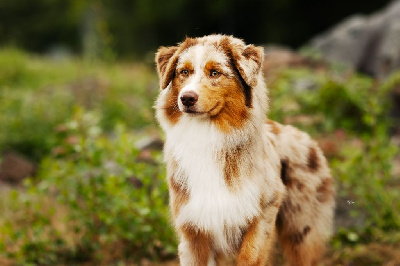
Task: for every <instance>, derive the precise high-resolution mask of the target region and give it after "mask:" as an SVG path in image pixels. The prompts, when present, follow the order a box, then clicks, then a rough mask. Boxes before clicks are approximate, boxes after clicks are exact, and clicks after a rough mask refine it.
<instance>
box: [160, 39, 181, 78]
mask: <svg viewBox="0 0 400 266" xmlns="http://www.w3.org/2000/svg"><path fill="white" fill-rule="evenodd" d="M176 50H178V47H176V46H172V47H160V48H159V49H158V52H157V56H156V63H157V70H158V73H160V74H164V72H165V69H166V67H167V64H168V61H169V59H170V58H171V57H172V56H173V55H174V53H175V52H176Z"/></svg>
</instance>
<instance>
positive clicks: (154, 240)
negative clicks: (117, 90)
mask: <svg viewBox="0 0 400 266" xmlns="http://www.w3.org/2000/svg"><path fill="white" fill-rule="evenodd" d="M99 121H100V117H99V116H98V115H96V113H92V112H85V111H84V110H82V109H76V110H75V111H74V113H73V115H72V118H71V120H69V121H66V122H65V123H64V124H62V125H60V126H59V130H58V133H57V134H56V135H57V136H56V137H57V146H56V150H57V154H56V155H50V156H46V157H45V158H43V159H42V161H41V164H40V167H39V171H38V173H37V175H36V177H35V179H28V180H26V181H25V183H24V190H26V191H24V192H18V191H17V190H15V191H13V192H12V193H11V194H10V197H11V198H10V199H8V200H9V202H10V203H11V204H10V208H11V209H10V210H9V211H10V212H15V213H14V214H12V220H8V221H7V222H6V223H4V224H3V225H2V226H0V232H2V233H3V234H5V236H3V239H2V240H3V241H4V243H5V247H3V252H4V253H5V254H6V255H7V256H8V257H10V258H14V259H16V260H17V261H18V262H19V263H34V264H41V265H43V264H45V265H51V264H53V265H54V264H58V263H68V262H69V263H71V262H85V261H92V262H96V261H99V262H103V263H104V262H107V261H109V262H115V261H118V260H122V259H125V260H129V259H132V260H140V258H142V257H147V258H151V259H153V260H156V259H159V258H165V257H168V256H170V255H171V254H174V253H175V252H176V250H175V242H174V234H173V231H172V230H171V228H170V227H169V225H168V207H167V202H168V193H167V188H166V184H165V182H164V170H163V167H162V164H161V163H160V162H159V160H160V158H161V157H160V154H159V153H157V154H156V156H155V159H157V160H158V161H157V162H155V163H156V164H155V165H153V166H152V167H150V166H149V165H148V164H146V163H143V162H140V161H138V159H137V157H138V151H137V150H136V149H135V148H134V147H135V141H136V140H137V139H136V138H135V136H134V135H133V134H131V133H129V132H128V131H127V130H126V129H125V128H124V126H122V125H119V126H117V127H116V128H115V130H113V136H112V137H107V136H104V135H103V134H102V132H101V128H100V127H99ZM53 198H54V199H55V200H56V202H51V201H52V200H53ZM60 208H62V209H61V210H60ZM57 209H58V210H57ZM57 215H60V216H61V217H62V218H61V219H60V217H59V219H58V220H54V216H57ZM0 239H1V238H0Z"/></svg>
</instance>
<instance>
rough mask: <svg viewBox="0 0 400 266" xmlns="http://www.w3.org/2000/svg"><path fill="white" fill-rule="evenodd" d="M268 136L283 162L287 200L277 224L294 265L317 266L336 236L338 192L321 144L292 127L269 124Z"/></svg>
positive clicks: (287, 253)
mask: <svg viewBox="0 0 400 266" xmlns="http://www.w3.org/2000/svg"><path fill="white" fill-rule="evenodd" d="M265 129H266V134H267V136H268V138H269V139H270V140H271V142H272V144H273V145H274V146H275V148H276V151H277V152H278V154H279V157H280V159H281V164H282V168H281V179H282V182H283V183H284V184H285V186H286V190H287V194H286V198H285V200H284V202H283V204H282V206H281V207H280V209H279V213H278V218H277V221H276V225H277V231H278V238H279V242H280V243H281V245H282V247H283V249H284V252H285V254H286V256H287V258H288V260H289V261H291V262H292V263H291V265H316V263H317V262H318V260H319V258H320V257H321V255H322V254H323V253H324V252H323V251H324V248H325V241H326V239H327V238H328V237H329V236H330V235H331V233H332V221H333V215H334V214H333V210H334V207H335V190H334V186H333V179H332V177H331V174H330V170H329V167H328V164H327V161H326V159H325V157H324V155H323V153H322V151H321V149H320V148H319V147H318V145H317V143H316V142H315V141H313V140H311V139H310V137H309V136H308V135H307V134H306V133H304V132H301V131H299V130H298V129H296V128H294V127H292V126H283V125H281V124H279V123H276V122H274V121H271V120H268V121H267V124H266V125H265Z"/></svg>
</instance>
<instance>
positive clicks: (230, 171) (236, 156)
mask: <svg viewBox="0 0 400 266" xmlns="http://www.w3.org/2000/svg"><path fill="white" fill-rule="evenodd" d="M242 152H243V147H242V146H238V147H236V148H235V149H233V150H232V151H227V152H226V153H225V167H224V179H225V182H226V184H227V185H228V187H229V188H233V186H234V181H235V179H237V177H239V174H240V172H239V164H240V160H241V157H242Z"/></svg>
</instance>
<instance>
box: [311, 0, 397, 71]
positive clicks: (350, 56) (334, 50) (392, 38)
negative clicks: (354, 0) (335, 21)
mask: <svg viewBox="0 0 400 266" xmlns="http://www.w3.org/2000/svg"><path fill="white" fill-rule="evenodd" d="M310 46H311V48H313V49H315V50H317V51H318V52H320V53H321V54H322V56H323V57H324V58H325V59H326V60H328V61H330V62H337V63H341V64H344V65H347V66H349V67H351V68H353V69H355V70H358V71H362V72H365V73H368V74H371V75H373V76H375V77H379V78H383V77H386V76H388V75H389V74H390V73H392V72H393V71H394V70H398V69H400V0H396V1H394V2H392V3H391V4H390V5H389V6H387V7H386V8H385V9H383V10H382V11H379V12H377V13H375V14H372V15H370V16H363V15H354V16H352V17H350V18H347V19H345V20H344V21H343V22H342V23H340V24H339V25H337V26H336V27H334V28H332V29H331V30H329V31H328V32H326V33H324V34H322V35H320V36H317V37H315V38H314V39H312V40H311V42H310Z"/></svg>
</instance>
